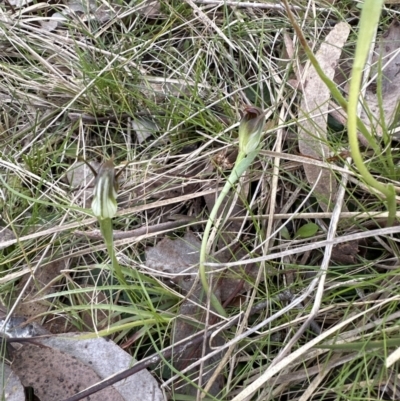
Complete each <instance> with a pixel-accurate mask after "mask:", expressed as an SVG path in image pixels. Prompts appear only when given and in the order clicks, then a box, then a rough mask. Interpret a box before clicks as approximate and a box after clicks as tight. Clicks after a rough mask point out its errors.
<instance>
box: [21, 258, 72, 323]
mask: <svg viewBox="0 0 400 401" xmlns="http://www.w3.org/2000/svg"><path fill="white" fill-rule="evenodd" d="M66 263H67V262H66V260H61V261H56V262H51V263H48V264H46V265H43V266H40V268H39V269H38V270H37V272H36V274H35V277H33V279H32V280H31V282H30V284H29V286H28V287H27V289H26V290H25V293H24V297H23V299H22V301H21V302H19V303H18V305H17V307H16V309H15V311H14V313H15V315H17V316H24V317H26V318H28V319H31V321H37V322H39V321H40V319H41V317H39V318H37V316H38V315H39V314H41V313H44V312H47V310H48V309H49V302H48V301H35V299H36V298H41V297H43V296H44V295H47V294H52V293H54V292H55V289H54V287H53V286H49V283H51V282H52V281H53V280H54V279H55V278H56V277H58V276H59V275H60V272H61V270H63V269H65V268H66ZM29 277H30V276H28V275H25V276H24V277H23V278H22V280H21V281H20V283H19V284H18V291H17V292H16V293H19V291H21V290H22V289H23V288H24V286H25V284H26V282H27V281H28V279H29ZM39 292H40V295H38V293H39Z"/></svg>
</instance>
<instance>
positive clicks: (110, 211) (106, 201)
mask: <svg viewBox="0 0 400 401" xmlns="http://www.w3.org/2000/svg"><path fill="white" fill-rule="evenodd" d="M117 189H118V185H117V180H116V178H115V169H114V163H113V162H112V160H107V161H106V162H104V163H103V165H102V166H101V167H100V170H99V172H98V173H97V176H96V182H95V186H94V192H93V201H92V211H93V214H94V215H95V216H96V217H97V218H98V219H112V218H113V217H114V216H115V215H116V213H117Z"/></svg>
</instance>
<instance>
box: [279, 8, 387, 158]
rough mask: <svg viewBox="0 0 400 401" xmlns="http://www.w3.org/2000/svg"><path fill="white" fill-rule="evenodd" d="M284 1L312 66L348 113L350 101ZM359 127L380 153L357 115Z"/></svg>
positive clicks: (373, 147)
mask: <svg viewBox="0 0 400 401" xmlns="http://www.w3.org/2000/svg"><path fill="white" fill-rule="evenodd" d="M283 3H284V4H285V8H286V11H287V14H288V17H289V19H290V22H291V24H292V26H293V28H294V30H295V31H296V34H297V36H298V38H299V41H300V43H301V46H302V47H303V49H304V51H305V53H306V54H307V57H308V59H309V60H310V62H311V64H312V66H313V67H314V68H315V71H316V72H317V74H318V76H319V77H320V78H321V80H322V82H323V83H324V84H325V85H326V86H327V88H328V89H329V91H330V93H331V95H332V96H333V98H334V99H335V100H336V101H337V102H338V103H339V105H340V106H341V107H342V108H343V110H344V111H346V112H347V113H348V112H349V110H348V102H347V101H346V99H345V98H344V97H343V95H342V94H341V93H340V90H339V89H338V87H337V85H336V83H335V82H333V81H332V80H331V79H330V78H329V77H328V76H327V75H326V74H325V72H324V70H323V69H322V68H321V66H320V65H319V63H318V60H317V59H316V57H315V56H314V53H313V51H312V50H311V48H310V47H309V46H308V43H307V40H306V38H305V37H304V35H303V32H302V30H301V28H300V27H299V25H298V24H297V22H296V20H295V18H294V16H293V14H292V12H291V10H290V6H289V4H288V2H287V0H283ZM357 127H358V129H359V130H360V131H361V133H362V134H363V135H364V137H365V138H366V139H367V141H368V144H369V146H370V147H371V149H373V150H374V152H375V153H377V154H379V153H380V148H379V145H378V144H377V143H376V141H375V139H374V137H373V136H372V135H371V134H370V133H369V131H368V129H367V127H366V126H365V124H364V123H363V122H362V121H361V120H360V119H359V118H358V117H357Z"/></svg>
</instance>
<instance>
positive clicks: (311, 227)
mask: <svg viewBox="0 0 400 401" xmlns="http://www.w3.org/2000/svg"><path fill="white" fill-rule="evenodd" d="M317 231H318V226H317V225H316V224H315V223H307V224H304V226H301V227H300V228H299V229H298V230H297V233H296V238H310V237H312V236H314V235H315V234H316V233H317Z"/></svg>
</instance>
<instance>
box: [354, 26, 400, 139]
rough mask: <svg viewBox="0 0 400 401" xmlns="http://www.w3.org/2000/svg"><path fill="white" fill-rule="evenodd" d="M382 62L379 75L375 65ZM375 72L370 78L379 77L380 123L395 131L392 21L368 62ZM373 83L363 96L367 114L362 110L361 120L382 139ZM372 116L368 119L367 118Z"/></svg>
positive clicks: (398, 86) (398, 38) (396, 42)
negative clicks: (380, 84)
mask: <svg viewBox="0 0 400 401" xmlns="http://www.w3.org/2000/svg"><path fill="white" fill-rule="evenodd" d="M379 59H381V60H382V69H383V71H381V72H380V71H378V67H377V63H378V61H379ZM372 62H373V63H374V64H375V68H373V69H372V71H371V72H372V74H373V75H375V74H376V73H378V74H380V73H381V75H382V77H381V79H382V108H383V113H384V116H383V118H384V121H385V125H386V126H387V127H391V128H395V127H396V126H397V125H398V120H399V116H400V113H399V101H400V80H399V75H398V74H399V72H400V67H399V66H400V23H399V21H398V20H394V21H393V22H392V23H391V24H390V26H389V29H388V30H387V31H386V32H385V33H384V35H383V36H382V38H381V40H380V42H379V43H377V45H376V46H375V54H374V57H373V59H372ZM376 88H377V83H376V80H375V81H374V82H372V84H371V85H369V86H368V88H367V91H366V93H365V103H366V104H367V105H368V109H369V110H368V113H367V112H366V111H365V110H363V111H362V113H361V119H362V120H363V122H364V123H365V125H366V126H367V127H368V128H369V129H370V130H372V131H374V132H376V133H377V134H378V135H382V126H381V124H380V120H381V116H380V107H379V99H378V96H377V93H376ZM371 115H372V118H371ZM371 120H372V121H371Z"/></svg>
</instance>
